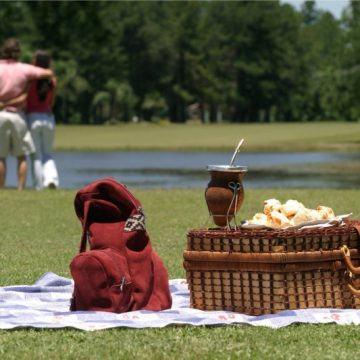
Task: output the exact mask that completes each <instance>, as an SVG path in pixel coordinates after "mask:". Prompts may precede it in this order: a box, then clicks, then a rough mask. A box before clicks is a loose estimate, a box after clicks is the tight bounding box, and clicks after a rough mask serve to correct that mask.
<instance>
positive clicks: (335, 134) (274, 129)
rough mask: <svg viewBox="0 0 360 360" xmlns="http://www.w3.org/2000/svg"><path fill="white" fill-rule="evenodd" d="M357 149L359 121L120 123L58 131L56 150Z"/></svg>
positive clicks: (60, 128)
mask: <svg viewBox="0 0 360 360" xmlns="http://www.w3.org/2000/svg"><path fill="white" fill-rule="evenodd" d="M241 138H244V139H245V143H244V145H243V148H242V151H309V150H315V151H319V150H331V151H343V150H354V151H360V123H343V122H341V123H337V122H316V123H274V124H208V125H202V124H182V125H178V124H163V125H157V124H148V123H140V124H123V125H113V126H64V125H59V126H58V127H57V134H56V138H55V149H56V150H96V151H103V150H204V151H205V150H226V151H229V150H233V149H235V147H236V145H237V143H238V142H239V140H240V139H241Z"/></svg>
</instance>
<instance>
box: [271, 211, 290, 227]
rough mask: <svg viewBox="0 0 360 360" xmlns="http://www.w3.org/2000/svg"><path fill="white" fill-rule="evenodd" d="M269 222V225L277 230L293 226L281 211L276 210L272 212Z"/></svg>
mask: <svg viewBox="0 0 360 360" xmlns="http://www.w3.org/2000/svg"><path fill="white" fill-rule="evenodd" d="M268 220H269V221H268V222H269V223H271V224H272V225H273V226H274V227H277V228H284V227H288V226H290V225H291V223H290V220H289V219H288V218H287V217H286V216H285V215H284V214H282V213H281V212H280V211H276V210H273V211H271V213H270V216H268Z"/></svg>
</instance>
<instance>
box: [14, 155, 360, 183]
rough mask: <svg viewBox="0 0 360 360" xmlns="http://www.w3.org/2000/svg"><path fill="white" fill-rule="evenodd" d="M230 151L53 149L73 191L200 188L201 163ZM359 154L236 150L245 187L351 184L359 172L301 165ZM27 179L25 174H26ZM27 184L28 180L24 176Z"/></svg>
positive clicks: (223, 160)
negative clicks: (107, 185) (101, 182)
mask: <svg viewBox="0 0 360 360" xmlns="http://www.w3.org/2000/svg"><path fill="white" fill-rule="evenodd" d="M230 157H231V154H228V153H208V152H185V153H184V152H104V153H102V152H99V153H89V152H75V153H73V152H59V153H56V155H55V159H56V161H57V165H58V169H59V173H60V182H61V187H62V188H65V189H78V188H81V187H83V186H84V185H86V184H88V183H90V182H91V181H94V180H97V179H99V178H102V177H106V176H113V177H115V178H116V179H117V180H119V181H121V182H123V183H125V184H127V185H128V186H129V187H142V188H151V187H164V188H172V187H189V188H204V187H205V186H206V184H207V182H208V180H209V176H208V174H207V171H206V166H207V165H209V164H227V163H229V161H230ZM358 158H359V154H344V153H240V154H239V156H238V158H237V160H236V164H237V165H246V166H248V168H249V172H248V174H247V175H246V177H245V180H244V185H245V186H246V187H247V188H269V187H271V188H279V187H296V188H304V187H305V188H306V187H329V188H354V187H358V185H359V182H360V175H359V174H356V173H354V174H351V173H350V174H346V175H344V174H340V173H332V174H329V173H324V172H316V171H315V172H314V171H313V170H312V171H311V172H310V171H304V166H305V167H306V166H307V165H313V166H314V165H315V164H336V163H341V162H345V161H353V160H357V159H358ZM9 160H10V161H9V164H8V165H9V166H8V177H7V185H8V186H15V184H16V176H15V165H16V164H15V160H14V159H13V158H11V159H9ZM29 178H30V177H29ZM28 184H29V186H31V180H30V179H29V180H28Z"/></svg>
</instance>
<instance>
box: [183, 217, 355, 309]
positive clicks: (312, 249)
mask: <svg viewBox="0 0 360 360" xmlns="http://www.w3.org/2000/svg"><path fill="white" fill-rule="evenodd" d="M187 238H188V244H187V249H186V250H185V251H184V268H185V270H186V277H187V281H188V284H189V289H190V305H191V307H193V308H196V309H201V310H229V311H235V312H240V313H244V314H249V315H261V314H270V313H276V312H279V311H282V310H290V309H304V308H314V307H316V308H360V290H357V288H360V281H358V280H357V279H356V275H360V267H359V264H360V251H359V250H360V221H346V222H345V224H344V225H341V226H334V227H328V228H317V229H307V230H305V229H304V230H248V229H247V230H246V229H241V228H240V229H236V230H226V229H194V230H191V231H190V232H189V233H188V235H187Z"/></svg>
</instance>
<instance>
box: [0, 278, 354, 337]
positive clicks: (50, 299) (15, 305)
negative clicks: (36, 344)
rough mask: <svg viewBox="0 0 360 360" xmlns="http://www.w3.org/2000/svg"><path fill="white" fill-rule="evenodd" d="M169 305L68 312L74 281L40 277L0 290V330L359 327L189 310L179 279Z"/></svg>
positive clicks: (323, 312) (340, 313) (348, 313)
mask: <svg viewBox="0 0 360 360" xmlns="http://www.w3.org/2000/svg"><path fill="white" fill-rule="evenodd" d="M170 289H171V294H172V298H173V306H172V308H171V309H169V310H165V311H160V312H155V311H133V312H128V313H123V314H115V313H108V312H100V311H77V312H70V311H69V304H70V297H71V293H72V290H73V282H72V280H71V279H67V278H64V277H61V276H58V275H56V274H54V273H51V272H48V273H45V274H44V275H43V276H42V277H41V278H40V279H39V280H38V281H36V283H35V284H34V285H22V286H6V287H1V288H0V329H14V328H19V327H34V328H65V327H71V328H76V329H81V330H87V331H92V330H101V329H108V328H114V327H129V328H158V327H159V328H160V327H164V326H168V325H194V326H199V325H208V326H211V325H231V324H232V325H234V324H242V325H245V324H246V325H254V326H267V327H270V328H280V327H283V326H287V325H290V324H294V323H308V324H319V323H337V324H341V325H345V324H360V310H352V309H345V310H338V309H306V310H296V311H292V310H291V311H290V310H289V311H283V312H280V313H278V314H273V315H264V316H248V315H243V314H238V313H234V312H229V311H201V310H196V309H191V308H189V291H188V288H187V284H186V281H185V280H183V279H175V280H170Z"/></svg>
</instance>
